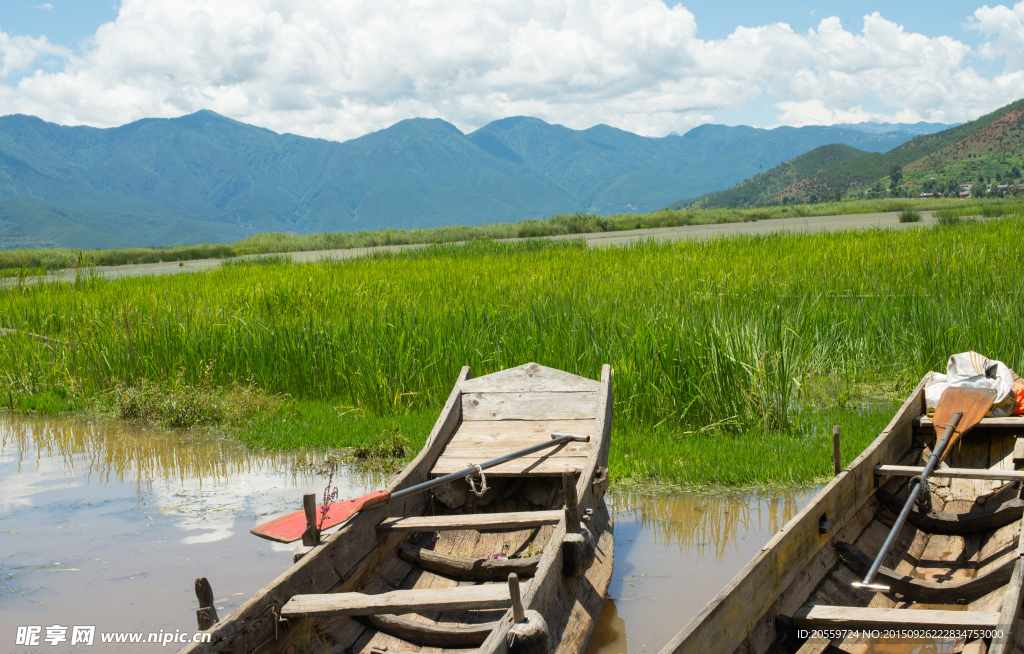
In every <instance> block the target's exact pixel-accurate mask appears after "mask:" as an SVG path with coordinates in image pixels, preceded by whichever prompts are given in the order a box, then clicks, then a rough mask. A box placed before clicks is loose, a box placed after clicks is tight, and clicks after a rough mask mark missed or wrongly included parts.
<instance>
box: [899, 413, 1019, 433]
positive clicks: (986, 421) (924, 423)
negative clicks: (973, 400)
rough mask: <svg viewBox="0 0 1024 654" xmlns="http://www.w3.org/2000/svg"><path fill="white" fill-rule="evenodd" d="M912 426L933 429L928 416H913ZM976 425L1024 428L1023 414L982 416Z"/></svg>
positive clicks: (933, 425)
mask: <svg viewBox="0 0 1024 654" xmlns="http://www.w3.org/2000/svg"><path fill="white" fill-rule="evenodd" d="M914 427H916V428H920V429H928V430H931V429H934V427H935V424H934V422H933V421H932V419H931V418H929V417H928V416H924V415H920V416H916V417H915V418H914ZM978 427H996V428H1017V429H1021V428H1024V416H1002V417H1000V418H982V419H981V420H979V421H978Z"/></svg>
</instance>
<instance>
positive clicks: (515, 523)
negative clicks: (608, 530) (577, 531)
mask: <svg viewBox="0 0 1024 654" xmlns="http://www.w3.org/2000/svg"><path fill="white" fill-rule="evenodd" d="M563 515H564V514H563V512H562V511H560V510H556V511H520V512H516V513H470V514H468V515H437V516H416V517H412V518H388V519H386V520H384V521H383V522H382V523H380V524H379V525H378V526H377V531H457V530H462V529H476V530H477V531H484V530H489V529H511V530H515V529H525V528H529V527H539V526H540V525H554V524H558V521H559V520H561V519H562V516H563Z"/></svg>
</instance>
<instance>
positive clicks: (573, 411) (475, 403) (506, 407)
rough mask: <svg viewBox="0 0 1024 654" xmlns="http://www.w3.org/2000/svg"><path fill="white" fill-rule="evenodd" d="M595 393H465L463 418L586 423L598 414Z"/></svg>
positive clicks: (469, 419) (463, 396)
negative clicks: (581, 421) (577, 421)
mask: <svg viewBox="0 0 1024 654" xmlns="http://www.w3.org/2000/svg"><path fill="white" fill-rule="evenodd" d="M597 396H598V394H597V393H595V392H589V391H588V392H579V391H576V392H572V393H543V392H542V393H464V394H463V395H462V419H463V420H465V421H467V422H468V421H471V420H584V419H587V418H593V417H594V416H595V414H596V412H597Z"/></svg>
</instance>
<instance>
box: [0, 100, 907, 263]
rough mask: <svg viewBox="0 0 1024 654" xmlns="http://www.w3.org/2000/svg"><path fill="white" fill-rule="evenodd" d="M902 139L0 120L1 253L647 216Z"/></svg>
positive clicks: (206, 116) (530, 125)
mask: <svg viewBox="0 0 1024 654" xmlns="http://www.w3.org/2000/svg"><path fill="white" fill-rule="evenodd" d="M910 138H911V135H910V134H909V133H907V132H889V133H883V134H871V133H867V132H864V131H860V130H845V129H838V128H834V127H801V128H791V127H783V128H778V129H773V130H764V129H755V128H751V127H742V126H741V127H726V126H721V125H704V126H701V127H698V128H696V129H693V130H691V131H690V132H688V133H686V134H684V135H683V136H669V137H664V138H648V137H642V136H638V135H636V134H632V133H629V132H626V131H623V130H619V129H615V128H612V127H608V126H605V125H598V126H596V127H593V128H590V129H587V130H572V129H568V128H565V127H562V126H559V125H549V124H547V123H545V122H543V121H541V120H538V119H535V118H521V117H520V118H507V119H504V120H498V121H495V122H493V123H490V124H489V125H486V126H484V127H483V128H481V129H479V130H477V131H475V132H473V133H471V134H468V135H467V134H463V133H462V132H460V131H459V130H458V129H456V128H455V127H454V126H453V125H451V124H449V123H446V122H444V121H442V120H438V119H411V120H403V121H401V122H399V123H397V124H395V125H393V126H391V127H389V128H387V129H384V130H381V131H378V132H374V133H372V134H367V135H366V136H363V137H361V138H357V139H353V140H351V141H346V142H344V143H337V142H332V141H325V140H322V139H311V138H305V137H301V136H295V135H293V134H276V133H274V132H271V131H270V130H267V129H263V128H259V127H254V126H252V125H246V124H244V123H241V122H238V121H234V120H230V119H228V118H225V117H223V116H220V115H218V114H216V113H213V112H210V111H200V112H198V113H195V114H191V115H188V116H182V117H181V118H174V119H144V120H140V121H136V122H134V123H130V124H128V125H123V126H121V127H116V128H111V129H96V128H91V127H66V126H61V125H55V124H53V123H47V122H44V121H42V120H40V119H38V118H34V117H31V116H23V115H12V116H5V117H2V118H0V247H3V248H11V247H25V246H32V247H36V246H47V245H62V246H68V247H80V248H99V247H120V246H131V245H148V244H162V245H173V244H182V243H195V242H201V241H207V242H222V241H228V240H235V239H239V238H242V237H244V236H245V235H247V234H251V233H254V232H267V231H294V232H299V233H311V232H316V231H324V230H329V231H354V230H360V229H381V228H386V227H396V228H415V227H433V226H438V225H449V224H460V223H461V224H481V223H485V222H498V221H514V220H521V219H524V218H527V217H543V216H548V215H551V214H553V213H558V212H571V211H576V210H584V211H593V212H598V213H602V214H611V213H621V212H628V211H648V210H653V209H658V208H660V207H663V206H665V204H667V203H669V202H671V201H672V200H675V199H678V198H680V197H695V196H699V195H702V194H705V193H708V192H711V191H715V190H720V189H726V188H729V187H730V186H732V185H733V184H735V183H736V182H739V181H740V180H742V179H744V178H745V177H750V176H751V175H753V174H755V173H757V172H758V171H759V170H760V169H761V168H771V167H772V166H775V165H777V164H779V163H781V162H783V161H785V160H787V159H791V158H793V157H796V156H798V155H800V154H803V153H805V152H808V151H809V150H813V149H815V148H818V147H820V146H822V145H826V144H830V143H843V144H846V145H850V146H853V147H857V148H860V149H862V150H868V151H873V152H882V151H885V150H889V149H891V148H892V147H893V146H894V145H898V144H900V143H903V142H905V141H907V140H909V139H910Z"/></svg>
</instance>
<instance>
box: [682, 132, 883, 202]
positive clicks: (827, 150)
mask: <svg viewBox="0 0 1024 654" xmlns="http://www.w3.org/2000/svg"><path fill="white" fill-rule="evenodd" d="M862 154H866V153H865V152H864V151H863V150H858V149H856V148H851V147H850V146H848V145H842V144H839V143H837V144H834V145H823V146H821V147H820V148H815V149H814V150H811V151H810V152H808V153H807V154H802V155H800V156H799V157H796V158H795V159H790V160H789V161H785V162H783V163H781V164H779V165H778V166H776V167H775V168H772V169H771V170H769V171H768V172H766V173H763V174H760V175H755V176H754V177H752V178H750V179H749V180H745V181H744V182H743V183H742V184H738V185H736V186H735V187H734V188H731V189H729V190H727V191H721V192H719V193H713V194H711V195H707V196H704V197H703V198H698V199H697V200H696V201H686V200H683V201H680V202H675V203H673V204H671V205H669V206H668V207H667V208H668V209H682V208H683V207H686V206H688V205H693V206H700V207H702V208H706V209H710V208H713V207H739V206H749V205H757V204H767V203H769V202H770V201H771V200H772V199H773V198H774V197H775V196H777V195H779V193H781V192H782V190H783V189H785V188H786V187H788V186H790V185H792V184H795V183H796V182H799V181H800V180H802V179H806V178H807V177H810V176H811V175H813V174H814V173H816V172H818V171H819V170H821V169H822V168H825V167H827V166H830V165H832V164H834V163H838V162H840V161H846V160H847V159H852V158H854V157H858V156H860V155H862Z"/></svg>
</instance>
